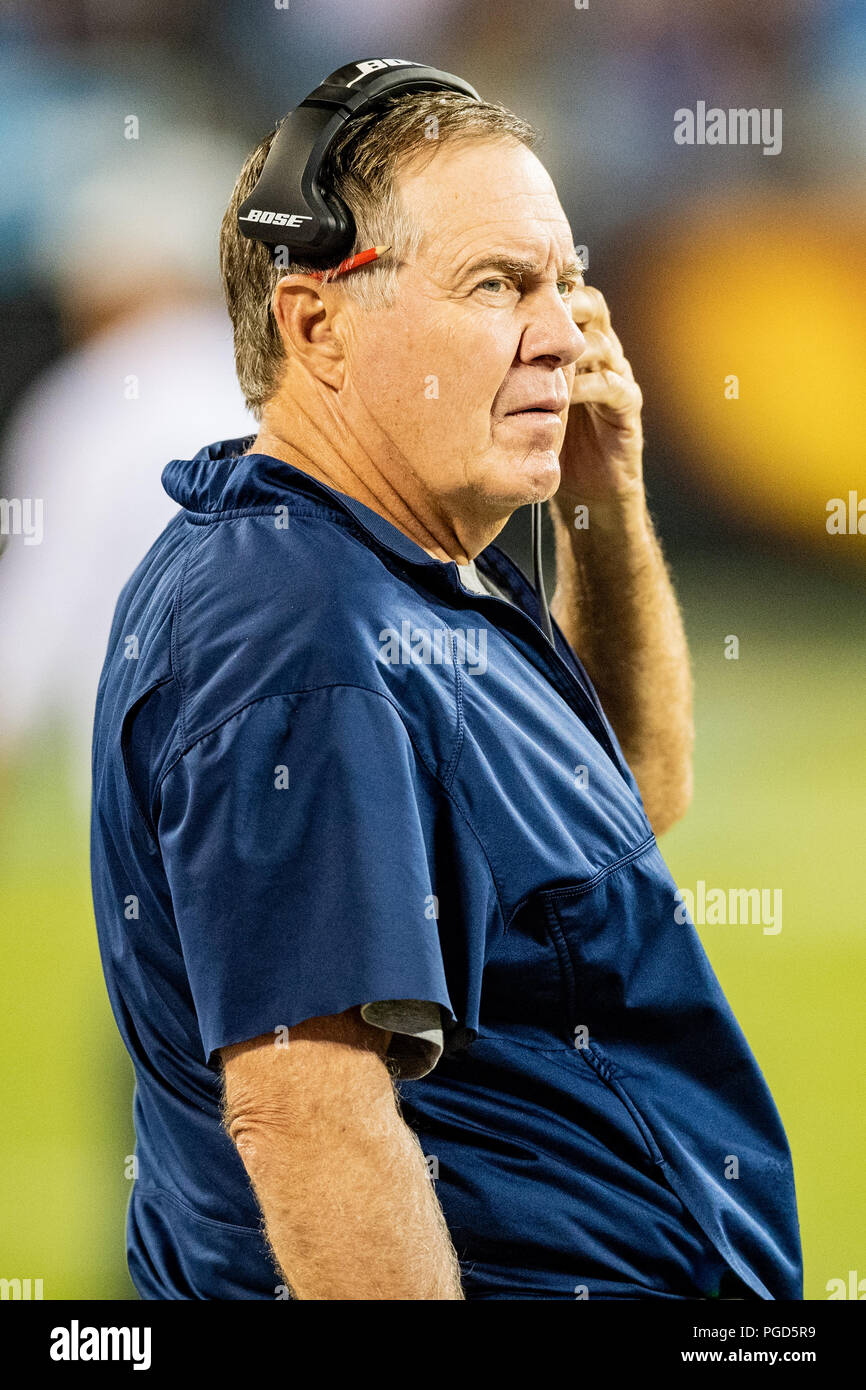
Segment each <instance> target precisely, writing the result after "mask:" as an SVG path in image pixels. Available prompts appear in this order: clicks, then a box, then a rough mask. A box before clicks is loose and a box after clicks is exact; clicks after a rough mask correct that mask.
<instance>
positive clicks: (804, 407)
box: [0, 0, 866, 1299]
mask: <svg viewBox="0 0 866 1390" xmlns="http://www.w3.org/2000/svg"><path fill="white" fill-rule="evenodd" d="M0 43H2V51H0V172H2V178H0V187H2V196H0V262H2V270H0V322H2V328H3V333H2V348H0V352H2V372H0V430H2V438H0V498H3V499H7V500H9V499H18V500H19V502H20V503H21V508H20V510H19V511H17V512H16V510H15V508H14V506H12V507H11V509H10V508H7V509H6V512H5V514H4V515H5V518H6V519H5V520H4V521H3V529H4V532H5V533H6V534H3V535H0V545H2V546H3V554H2V558H0V673H2V674H0V912H2V951H3V965H4V968H3V970H2V980H3V998H2V1008H0V1108H2V1115H3V1119H4V1123H3V1125H2V1132H0V1276H3V1277H6V1278H13V1277H17V1278H26V1277H30V1278H42V1279H43V1280H44V1296H45V1298H46V1299H58V1298H89V1299H112V1298H133V1297H135V1294H134V1290H133V1288H132V1285H131V1283H130V1281H129V1278H128V1275H127V1272H126V1266H125V1254H124V1230H123V1227H124V1217H125V1208H126V1203H127V1200H128V1196H129V1180H128V1177H127V1171H128V1165H127V1156H128V1155H130V1154H131V1153H132V1150H133V1143H134V1139H133V1130H132V1120H131V1100H132V1071H131V1065H130V1064H129V1063H128V1061H127V1058H126V1054H125V1052H124V1051H123V1048H122V1046H121V1043H120V1040H119V1038H118V1036H117V1035H116V1032H115V1028H114V1023H113V1020H112V1017H111V1013H110V1010H109V1006H108V1002H107V997H106V994H105V990H104V986H103V982H102V976H101V971H100V965H99V957H98V952H97V947H96V937H95V929H94V926H93V922H92V913H91V905H90V889H89V874H88V814H89V802H88V799H89V780H88V779H89V744H90V730H91V719H92V707H93V700H94V697H95V689H96V682H97V679H98V674H99V670H100V667H101V663H102V658H103V654H104V648H105V644H106V641H107V636H108V629H109V624H110V619H111V614H112V610H113V605H114V602H115V599H116V597H117V594H118V592H119V590H120V588H121V586H122V584H123V582H124V581H125V579H126V578H127V576H128V575H129V573H130V572H131V571H132V570H133V568H134V567H135V565H136V564H137V562H138V560H139V559H140V557H141V555H142V554H143V553H144V551H145V549H146V548H147V547H148V546H149V544H150V543H151V541H152V540H153V539H154V537H155V536H156V534H157V533H158V531H159V530H160V529H161V528H162V526H163V525H164V524H165V522H166V521H167V520H168V519H169V517H170V516H171V515H172V514H173V511H174V506H173V504H172V503H171V502H170V501H169V499H168V497H167V496H165V494H164V493H162V490H161V486H160V473H161V471H162V468H163V467H164V465H165V464H166V463H167V462H168V460H169V459H171V458H173V457H175V456H180V457H191V456H192V454H193V453H194V452H195V451H197V450H198V449H199V448H200V447H201V446H202V445H204V444H206V443H210V442H211V441H213V440H217V439H221V438H226V437H231V436H235V435H242V434H246V433H249V432H251V431H252V430H253V429H254V424H253V422H252V421H251V420H250V419H249V417H248V416H247V415H246V412H245V408H244V404H243V401H242V399H241V397H240V394H239V391H238V388H237V386H236V383H235V380H234V373H233V364H232V355H231V334H230V326H229V321H228V317H227V315H226V313H225V310H224V308H223V305H222V300H221V297H220V289H219V281H218V263H217V236H218V228H219V221H220V217H221V215H222V211H223V209H224V207H225V204H226V203H227V201H228V198H229V195H230V192H231V189H232V186H233V183H234V180H235V177H236V175H237V173H238V171H239V169H240V165H241V163H242V160H243V158H244V156H245V154H246V152H247V151H248V149H249V148H250V147H251V146H252V145H253V144H255V143H256V142H257V141H258V139H260V138H261V136H262V135H263V134H264V133H265V132H266V131H267V130H269V129H270V128H271V126H272V125H273V123H274V122H275V120H276V119H277V118H279V117H280V116H281V115H282V114H283V113H284V112H285V111H286V110H287V109H289V108H290V107H291V106H293V105H295V104H296V103H297V102H298V101H300V100H302V99H303V97H304V96H305V95H306V94H307V93H308V92H309V91H310V90H311V89H312V88H313V87H315V86H316V85H317V84H318V83H319V82H320V81H321V80H322V79H323V78H324V77H325V76H326V75H327V74H328V73H329V72H331V71H332V70H333V69H335V68H337V67H339V66H340V65H341V64H343V63H345V62H347V61H350V60H352V59H356V58H369V57H373V56H376V55H379V56H382V55H390V56H401V57H408V58H414V59H419V60H422V61H425V62H428V63H431V64H433V65H434V66H437V67H440V68H444V69H446V70H450V71H454V72H458V73H460V74H461V75H463V76H464V77H466V78H468V79H469V80H470V81H471V82H472V83H473V84H474V85H475V86H476V87H477V88H478V89H479V91H480V92H481V94H482V95H483V96H485V97H488V98H491V99H494V100H499V101H502V102H503V103H504V104H505V105H507V106H509V107H511V108H513V109H514V110H515V111H517V112H519V113H520V114H521V115H523V116H525V117H527V118H528V119H529V120H530V121H532V122H533V123H534V124H535V125H536V127H537V128H538V129H539V130H540V132H541V133H542V136H543V143H542V145H541V147H540V150H539V153H540V156H541V158H542V159H543V160H544V162H545V163H546V164H547V167H548V168H549V170H550V172H551V174H552V175H553V177H554V179H555V181H556V183H557V187H558V189H559V193H560V198H561V201H562V204H563V206H564V208H565V210H566V212H567V214H568V215H569V218H570V219H571V224H572V229H573V232H574V238H575V241H576V243H577V244H578V245H582V246H585V247H586V248H587V251H588V260H589V271H588V276H587V279H588V282H589V283H593V284H596V285H598V286H599V287H600V288H601V290H602V291H603V292H604V294H605V296H606V297H607V300H608V303H609V304H610V306H611V310H612V315H613V322H614V326H615V327H616V329H617V331H618V333H619V336H620V338H621V340H622V342H623V345H624V347H625V350H626V353H627V354H628V356H629V357H630V359H631V362H632V365H633V367H634V370H635V374H636V376H637V379H638V381H639V382H640V383H641V385H642V387H643V390H644V395H645V398H646V407H645V416H646V437H647V453H646V477H647V489H648V495H649V499H650V506H651V510H652V513H653V516H654V518H655V522H656V526H657V529H658V531H659V533H660V535H661V538H662V542H663V546H664V549H665V552H666V555H667V557H668V560H669V563H670V566H671V569H672V571H673V575H674V579H675V582H676V585H677V590H678V593H679V596H680V600H681V603H682V606H683V610H684V615H685V620H686V625H687V628H688V632H689V637H690V641H691V647H692V654H693V661H694V672H695V681H696V716H697V753H696V787H695V797H694V802H693V805H692V808H691V810H690V812H689V814H688V816H687V817H686V819H685V820H684V821H683V822H682V823H681V824H679V825H678V826H677V827H676V828H675V829H674V830H673V831H672V832H671V833H670V834H669V835H668V836H666V837H665V839H664V841H663V844H662V848H663V851H664V853H665V856H666V858H667V860H668V862H669V864H670V866H671V869H672V871H673V873H674V876H675V877H676V878H677V881H678V882H679V884H680V885H681V886H682V887H683V888H688V889H691V890H692V891H694V890H695V889H696V887H697V885H698V884H699V882H700V881H703V882H704V883H705V884H706V885H707V889H708V890H709V889H711V888H714V887H715V888H718V887H720V888H722V889H723V890H725V891H727V890H729V889H732V888H763V889H767V890H770V892H771V893H772V891H773V890H777V889H781V890H782V893H783V922H782V930H781V931H779V932H777V933H775V934H767V933H765V932H764V931H763V930H762V927H761V925H760V924H739V925H727V926H723V925H700V924H699V929H700V932H701V937H702V940H703V942H704V945H705V947H706V949H707V951H708V953H709V956H710V958H711V960H712V962H713V965H714V967H715V969H716V971H717V973H718V975H719V978H720V980H721V982H722V985H723V987H724V989H725V991H726V993H727V995H728V998H729V1000H730V1002H731V1004H732V1006H733V1008H734V1011H735V1013H736V1014H737V1017H738V1019H739V1021H740V1023H741V1025H742V1027H743V1029H744V1031H745V1033H746V1036H747V1038H748V1040H749V1042H750V1044H751V1046H752V1049H753V1051H754V1052H755V1054H756V1056H757V1058H758V1061H759V1063H760V1065H761V1067H762V1069H763V1071H764V1074H765V1076H766V1078H767V1080H768V1082H769V1085H770V1087H771V1089H772V1092H773V1094H774V1096H775V1099H776V1102H777V1104H778V1106H779V1109H780V1111H781V1114H782V1118H783V1120H784V1122H785V1125H786V1128H787V1131H788V1135H789V1138H790V1141H791V1145H792V1148H793V1153H794V1163H795V1173H796V1178H797V1188H798V1196H799V1203H800V1217H801V1225H802V1234H803V1245H804V1253H805V1263H806V1296H807V1298H813V1299H820V1298H826V1297H827V1284H828V1281H830V1280H832V1279H842V1280H844V1281H845V1282H846V1284H847V1283H848V1281H849V1277H850V1276H849V1272H850V1271H851V1270H856V1271H857V1278H858V1279H866V1222H864V1201H863V1186H864V1184H863V1139H864V1112H866V1107H864V1104H863V1100H864V1085H863V1080H864V1056H866V1028H864V1020H863V1010H862V1004H861V1001H862V997H863V981H864V966H866V935H864V926H866V922H864V917H866V910H864V901H866V885H864V875H863V862H864V859H866V834H864V826H866V815H864V810H866V793H864V770H866V715H864V685H866V681H864V677H866V641H864V637H866V632H864V627H866V623H864V612H866V603H864V580H866V447H864V446H866V440H864V427H863V402H864V400H866V381H864V377H866V365H864V355H866V294H864V291H866V264H864V220H866V199H864V183H866V178H864V169H866V164H864V144H866V9H864V7H863V6H858V5H857V4H856V3H855V0H762V3H761V4H760V5H757V4H755V3H754V0H715V3H714V4H712V5H707V4H706V3H705V0H589V4H588V5H587V6H586V8H579V7H578V6H577V5H575V4H574V3H573V0H533V4H532V5H531V6H528V7H527V6H526V4H525V3H517V0H498V3H497V4H494V5H491V4H487V3H482V0H425V3H424V4H423V5H406V4H405V0H361V3H358V0H286V3H283V2H282V0H221V3H220V4H218V5H213V4H210V3H205V0H53V3H52V2H51V0H28V3H20V4H15V3H11V4H7V5H6V6H5V8H4V9H3V11H2V18H0ZM699 101H703V102H705V103H706V105H707V107H721V108H723V109H728V108H732V107H736V108H740V107H746V108H752V107H756V108H768V109H770V110H776V109H780V110H781V111H782V113H783V126H782V132H783V138H782V148H781V151H780V152H779V153H777V154H770V155H765V154H764V153H763V149H762V147H761V146H760V145H729V146H725V145H715V146H710V145H703V146H701V145H697V144H695V145H681V144H678V143H676V141H675V140H674V125H675V121H674V113H675V112H676V111H677V110H678V109H681V108H691V109H692V110H694V109H695V108H696V106H697V103H698V102H699ZM28 499H29V501H28ZM833 499H840V503H839V506H838V507H836V508H834V507H833ZM40 504H41V510H40ZM860 504H862V509H863V510H862V513H860V512H859V511H858V508H859V506H860ZM828 505H829V506H830V509H831V510H830V512H828ZM831 513H832V514H833V515H835V514H837V513H838V515H839V516H842V515H844V517H845V518H846V521H845V528H844V529H842V528H841V527H840V525H838V524H836V525H835V527H833V523H832V522H831V529H830V530H828V517H830V516H831ZM861 515H862V523H861V526H862V530H858V528H857V521H858V516H861ZM16 518H17V520H16ZM526 531H527V517H526V516H525V515H524V514H518V515H517V516H515V517H514V518H513V519H512V521H511V522H510V523H509V526H508V527H507V529H506V532H505V533H504V534H503V538H502V539H503V542H504V543H505V545H506V548H508V549H510V550H511V552H512V554H514V555H515V556H516V557H517V558H518V559H519V560H521V561H522V562H523V563H526V562H527V552H526ZM548 539H549V538H548ZM550 572H551V571H549V573H550ZM732 638H737V639H738V642H737V644H734V643H733V642H732V640H731V639H732ZM734 652H736V653H737V654H736V655H735V656H734V655H733V653H734ZM863 1287H864V1289H866V1284H864V1286H863Z"/></svg>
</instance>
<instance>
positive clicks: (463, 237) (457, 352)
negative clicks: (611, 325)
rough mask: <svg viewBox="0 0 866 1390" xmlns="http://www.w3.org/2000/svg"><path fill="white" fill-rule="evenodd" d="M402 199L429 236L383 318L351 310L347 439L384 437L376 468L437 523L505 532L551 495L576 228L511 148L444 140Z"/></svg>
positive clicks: (567, 367) (575, 352)
mask: <svg viewBox="0 0 866 1390" xmlns="http://www.w3.org/2000/svg"><path fill="white" fill-rule="evenodd" d="M398 191H399V193H400V196H401V197H402V199H403V202H404V205H405V207H406V210H407V212H408V213H409V214H410V216H411V217H412V218H414V219H415V221H416V223H417V224H418V225H419V226H421V227H422V228H423V229H424V240H423V243H422V246H421V248H420V251H419V253H418V255H417V258H416V259H415V260H414V261H413V262H411V263H407V264H404V265H402V266H401V268H400V271H399V287H400V288H399V293H398V296H397V299H396V302H395V303H394V305H393V306H392V307H390V308H388V309H383V310H375V311H372V312H369V313H366V312H363V313H362V312H358V311H357V310H356V309H355V307H354V306H352V307H351V308H350V309H349V319H350V322H351V330H350V332H349V334H348V339H347V356H348V366H349V377H348V382H347V387H348V393H349V399H347V400H346V402H345V403H346V405H347V407H349V409H350V415H351V418H352V428H353V429H354V430H355V431H357V432H358V433H359V434H361V436H363V434H364V433H366V429H365V421H366V424H367V425H368V426H371V428H370V436H371V439H372V438H373V437H374V436H375V435H377V434H378V433H379V432H380V431H381V432H384V435H385V436H386V437H387V439H388V441H389V442H390V447H389V448H388V450H387V453H388V455H389V456H390V457H389V461H388V462H387V463H386V462H385V460H384V459H383V460H381V463H382V465H384V467H386V468H387V469H388V470H389V472H392V473H393V469H394V468H395V467H396V468H404V469H408V471H409V473H410V474H411V475H412V480H413V482H412V492H413V493H415V494H416V495H417V493H418V492H420V493H421V494H423V495H424V496H425V497H427V498H428V499H430V501H431V502H432V503H433V504H434V505H436V504H437V503H438V505H440V506H441V508H442V511H443V513H444V514H450V515H452V516H460V515H471V516H488V517H490V516H500V517H501V518H502V519H503V520H504V519H505V518H506V517H507V516H508V515H509V514H510V513H511V512H512V511H513V510H514V509H515V508H516V507H519V506H522V505H524V504H525V503H527V502H531V501H535V500H543V499H545V498H547V497H550V496H551V495H552V494H553V493H554V492H555V491H556V489H557V487H558V485H559V462H558V454H559V450H560V447H561V445H562V440H563V436H564V432H565V423H566V418H567V413H568V400H569V395H570V392H571V386H572V382H573V380H574V374H575V370H576V367H575V364H576V362H577V359H578V358H579V357H580V356H581V354H582V353H583V351H584V346H585V344H584V339H583V335H582V334H581V332H580V330H579V328H578V327H577V326H576V324H575V323H574V322H573V320H572V316H571V309H570V303H569V301H570V292H571V291H572V290H573V288H574V286H575V285H576V284H578V283H580V266H579V264H578V263H576V258H575V251H574V246H573V242H572V235H571V230H570V228H569V225H568V222H567V220H566V217H565V214H564V213H563V211H562V208H561V207H560V205H559V200H558V198H557V196H556V191H555V189H554V187H553V184H552V182H551V180H550V177H549V175H548V174H547V172H546V170H545V169H544V167H543V165H542V164H541V163H540V162H539V161H538V159H537V158H536V157H535V155H534V154H533V153H532V152H531V151H530V150H528V149H526V148H525V147H524V146H523V145H517V144H515V143H513V142H512V141H495V142H491V141H484V142H480V141H472V142H465V143H464V142H460V143H458V144H456V145H449V144H447V143H446V144H443V145H442V146H441V147H440V148H439V149H437V151H436V153H435V155H434V156H433V157H432V158H431V159H429V160H428V161H427V162H426V163H425V164H423V165H422V166H411V165H410V166H408V167H407V168H406V169H405V170H404V171H403V172H402V173H401V174H400V175H399V177H398ZM521 262H525V263H526V264H525V266H521V265H520V263H521ZM512 263H513V264H512ZM538 407H544V409H538ZM533 408H535V409H533ZM361 442H362V444H363V442H364V440H363V437H362V438H361ZM389 481H390V482H391V483H392V485H393V486H395V488H396V489H397V491H398V492H401V493H403V495H404V496H405V495H406V491H405V488H404V486H402V485H401V481H400V479H399V477H395V476H391V477H390V478H389ZM405 481H408V480H405Z"/></svg>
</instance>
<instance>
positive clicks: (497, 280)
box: [475, 275, 511, 294]
mask: <svg viewBox="0 0 866 1390" xmlns="http://www.w3.org/2000/svg"><path fill="white" fill-rule="evenodd" d="M510 284H511V281H510V280H505V279H503V277H502V276H500V275H495V276H491V277H490V279H489V280H479V282H478V284H477V285H476V286H475V288H476V289H477V290H485V289H487V288H488V287H489V286H490V285H498V286H505V285H510ZM491 293H493V294H496V293H498V291H497V290H492V291H491Z"/></svg>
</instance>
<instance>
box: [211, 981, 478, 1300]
mask: <svg viewBox="0 0 866 1390" xmlns="http://www.w3.org/2000/svg"><path fill="white" fill-rule="evenodd" d="M390 1039H391V1034H390V1033H389V1032H387V1031H386V1030H384V1029H381V1028H376V1027H374V1026H372V1025H371V1024H368V1023H365V1022H364V1020H363V1019H362V1018H361V1014H360V1009H359V1008H355V1009H350V1010H348V1011H347V1012H346V1013H342V1014H335V1015H332V1016H330V1017H325V1018H313V1019H308V1020H306V1021H305V1022H304V1023H299V1024H297V1025H296V1026H295V1027H294V1028H291V1029H289V1034H288V1044H287V1045H286V1046H278V1045H277V1042H276V1039H275V1037H274V1035H273V1034H265V1035H264V1036H263V1037H259V1038H254V1039H252V1040H250V1041H249V1042H244V1043H238V1044H236V1045H235V1046H232V1047H227V1048H223V1050H222V1052H221V1057H222V1061H223V1067H224V1077H225V1122H226V1126H227V1128H228V1131H229V1134H230V1135H231V1137H232V1139H233V1141H234V1143H235V1145H236V1147H237V1150H238V1153H239V1154H240V1156H241V1158H242V1160H243V1163H244V1166H245V1168H246V1170H247V1173H248V1174H249V1177H250V1180H251V1182H252V1184H253V1187H254V1189H255V1192H256V1196H257V1197H258V1200H259V1204H260V1206H261V1208H262V1211H263V1213H264V1218H265V1226H266V1230H267V1234H268V1239H269V1240H270V1243H271V1246H272V1248H273V1251H274V1254H275V1256H276V1259H277V1261H278V1263H279V1266H280V1268H281V1269H282V1271H283V1273H284V1276H285V1279H286V1282H287V1284H288V1285H289V1287H290V1288H291V1290H292V1292H293V1294H294V1296H295V1298H297V1299H317V1300H322V1299H344V1300H345V1299H350V1300H366V1299H387V1300H402V1299H435V1300H438V1299H462V1298H463V1292H462V1289H461V1286H460V1271H459V1266H458V1264H457V1259H456V1256H455V1253H454V1248H453V1246H452V1244H451V1238H450V1236H449V1234H448V1229H447V1226H446V1225H445V1219H444V1217H443V1215H442V1210H441V1207H440V1206H439V1203H438V1201H437V1199H436V1194H435V1192H434V1189H433V1185H432V1183H431V1181H430V1178H429V1175H428V1172H427V1164H426V1161H425V1158H424V1154H423V1153H422V1151H421V1147H420V1145H419V1143H418V1140H417V1138H416V1136H415V1135H414V1133H413V1132H412V1130H410V1129H409V1127H408V1126H407V1125H406V1124H405V1123H404V1121H403V1120H402V1119H401V1117H400V1114H399V1111H398V1107H397V1100H396V1096H395V1092H394V1088H393V1084H392V1080H391V1075H390V1073H389V1071H388V1066H387V1063H386V1061H385V1053H386V1051H387V1048H388V1044H389V1042H390Z"/></svg>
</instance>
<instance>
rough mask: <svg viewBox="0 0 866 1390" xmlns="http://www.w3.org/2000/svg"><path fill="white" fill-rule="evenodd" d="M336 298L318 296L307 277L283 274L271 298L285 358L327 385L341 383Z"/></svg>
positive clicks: (342, 362) (342, 358)
mask: <svg viewBox="0 0 866 1390" xmlns="http://www.w3.org/2000/svg"><path fill="white" fill-rule="evenodd" d="M335 300H336V296H333V297H332V294H331V293H330V292H328V291H327V290H326V291H325V294H324V295H322V294H321V293H320V287H319V284H318V282H317V281H316V280H314V279H313V278H312V277H311V276H309V275H284V276H283V278H282V279H281V280H279V281H278V282H277V285H276V287H275V288H274V293H273V297H272V299H271V308H272V310H273V315H274V319H275V321H276V324H277V328H278V330H279V334H280V337H281V339H282V342H283V349H284V351H285V353H286V356H287V358H289V359H291V358H292V357H294V358H295V359H296V360H297V361H299V362H301V363H302V364H303V365H304V366H305V367H306V368H307V370H308V371H309V372H310V373H311V375H312V376H315V377H317V378H318V379H319V381H322V382H324V383H325V384H326V385H328V386H333V387H336V388H339V387H340V386H342V384H343V373H344V371H345V353H344V351H343V340H342V331H341V324H340V318H341V316H340V314H339V312H338V306H337V303H336V302H335Z"/></svg>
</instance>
